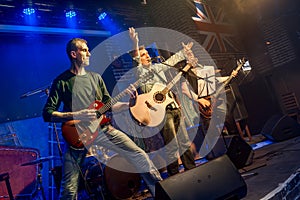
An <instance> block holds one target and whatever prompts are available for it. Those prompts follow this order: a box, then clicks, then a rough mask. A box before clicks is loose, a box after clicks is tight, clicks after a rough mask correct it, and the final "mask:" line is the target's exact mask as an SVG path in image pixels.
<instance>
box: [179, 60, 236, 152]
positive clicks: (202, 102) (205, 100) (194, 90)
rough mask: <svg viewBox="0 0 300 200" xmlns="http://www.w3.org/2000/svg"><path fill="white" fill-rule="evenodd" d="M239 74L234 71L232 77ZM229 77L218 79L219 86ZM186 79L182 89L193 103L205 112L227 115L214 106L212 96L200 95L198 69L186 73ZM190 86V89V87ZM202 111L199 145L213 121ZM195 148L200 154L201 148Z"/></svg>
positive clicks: (198, 136) (198, 133) (197, 138)
mask: <svg viewBox="0 0 300 200" xmlns="http://www.w3.org/2000/svg"><path fill="white" fill-rule="evenodd" d="M204 67H205V66H204ZM237 74H238V71H236V70H233V71H232V72H231V77H236V76H237ZM229 77H230V76H223V77H216V82H217V85H219V84H222V83H223V82H225V81H226V80H228V78H229ZM185 78H186V79H185V80H186V81H183V82H182V83H181V89H182V93H183V95H186V96H187V97H188V98H189V99H191V100H192V101H195V102H197V103H198V106H199V108H201V109H202V110H204V111H205V110H210V111H213V109H218V110H217V112H216V110H215V111H214V112H216V113H222V114H221V115H225V114H226V113H225V112H226V108H224V107H222V106H213V105H212V103H213V102H212V101H211V99H210V96H206V97H203V94H200V93H201V92H200V91H198V90H199V86H198V76H197V73H196V68H192V69H190V71H189V72H188V73H185ZM188 85H189V86H190V87H188ZM190 88H191V89H190ZM216 101H217V99H216ZM201 109H199V114H200V122H199V124H200V126H199V127H198V131H197V135H196V137H195V140H198V141H196V143H199V141H203V140H204V137H205V135H206V132H207V130H208V127H209V124H210V120H211V116H208V115H206V114H202V113H201V111H202V110H201ZM210 114H211V113H210ZM216 117H218V116H216ZM218 125H219V126H220V127H223V124H218ZM195 140H194V141H195ZM195 148H196V149H195V150H196V152H197V153H198V152H199V147H197V145H196V147H195Z"/></svg>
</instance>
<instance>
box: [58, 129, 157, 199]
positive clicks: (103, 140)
mask: <svg viewBox="0 0 300 200" xmlns="http://www.w3.org/2000/svg"><path fill="white" fill-rule="evenodd" d="M93 145H99V146H103V147H104V148H106V149H109V150H112V151H114V152H115V153H118V154H119V155H121V156H123V157H125V158H126V159H127V160H128V161H129V163H131V164H132V165H133V166H134V167H135V171H134V172H135V173H140V174H141V176H142V178H143V180H144V181H145V183H146V184H147V186H148V188H149V191H150V192H151V194H152V195H153V196H154V195H155V184H156V182H158V181H161V180H162V178H161V176H160V173H159V171H158V170H157V169H156V167H155V166H154V164H153V163H152V161H151V160H150V159H149V157H148V155H147V154H146V153H145V152H144V151H143V150H142V149H141V148H139V147H138V146H137V145H136V144H135V143H134V142H133V141H132V140H131V139H130V138H129V137H128V136H127V135H126V134H125V133H123V132H122V131H120V130H117V129H115V128H113V127H112V126H111V125H106V126H104V127H102V128H101V129H100V130H99V135H98V137H97V138H96V139H95V141H94V143H93ZM86 153H87V151H86V150H77V149H73V148H71V147H69V148H68V149H67V151H66V152H65V154H64V160H63V180H62V187H61V191H60V199H66V200H67V199H68V200H73V199H76V193H77V190H78V184H79V183H78V179H79V176H80V170H79V168H78V167H77V164H78V165H79V166H81V165H82V164H83V161H84V158H85V155H86ZM76 163H77V164H76ZM120 167H122V166H120ZM117 170H118V169H117Z"/></svg>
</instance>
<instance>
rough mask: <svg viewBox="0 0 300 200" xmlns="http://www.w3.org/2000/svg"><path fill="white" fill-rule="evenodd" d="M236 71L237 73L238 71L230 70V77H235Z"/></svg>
mask: <svg viewBox="0 0 300 200" xmlns="http://www.w3.org/2000/svg"><path fill="white" fill-rule="evenodd" d="M238 73H239V72H238V71H236V70H232V72H231V76H232V77H236V76H237V74H238Z"/></svg>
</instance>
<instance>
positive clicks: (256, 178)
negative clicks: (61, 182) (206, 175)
mask: <svg viewBox="0 0 300 200" xmlns="http://www.w3.org/2000/svg"><path fill="white" fill-rule="evenodd" d="M248 144H249V145H251V146H252V148H253V149H254V158H253V163H252V164H251V165H249V166H247V167H244V168H242V169H240V170H239V172H240V174H241V176H242V177H243V178H244V180H245V182H246V185H247V195H246V196H245V197H244V198H242V199H243V200H258V199H264V200H267V199H276V200H277V199H278V200H279V199H284V198H283V197H281V196H280V195H281V193H284V195H285V196H286V197H287V198H286V199H288V200H295V199H300V185H299V179H300V178H299V177H300V175H299V174H300V159H299V158H300V156H299V155H300V137H296V138H291V139H289V140H285V141H281V142H271V141H270V140H267V139H266V138H265V137H264V136H262V135H254V136H253V139H252V142H248ZM199 163H201V164H202V163H203V162H202V161H201V160H198V164H199ZM220 181H222V182H224V183H223V184H224V187H225V186H226V184H228V182H227V181H226V180H225V181H224V180H220ZM291 182H292V185H293V186H295V185H296V189H293V190H294V191H293V196H292V197H291V195H289V196H287V193H289V191H287V189H288V188H290V187H291ZM183 187H184V186H183ZM227 187H228V186H227ZM187 191H188V189H187ZM290 193H291V192H290ZM275 194H277V195H275ZM278 196H280V197H278ZM295 196H298V197H295ZM130 199H152V198H151V197H149V194H148V195H147V194H144V195H141V194H139V195H136V196H135V197H132V198H130Z"/></svg>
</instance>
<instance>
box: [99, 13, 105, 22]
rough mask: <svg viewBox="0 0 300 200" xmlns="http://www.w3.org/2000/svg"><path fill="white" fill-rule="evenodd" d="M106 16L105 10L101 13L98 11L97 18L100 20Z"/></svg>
mask: <svg viewBox="0 0 300 200" xmlns="http://www.w3.org/2000/svg"><path fill="white" fill-rule="evenodd" d="M106 16H107V14H106V12H102V13H100V15H99V17H98V19H99V20H100V21H101V20H103V19H105V17H106Z"/></svg>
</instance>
